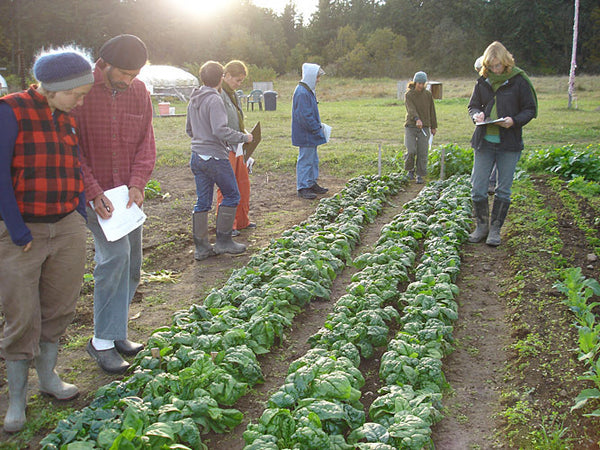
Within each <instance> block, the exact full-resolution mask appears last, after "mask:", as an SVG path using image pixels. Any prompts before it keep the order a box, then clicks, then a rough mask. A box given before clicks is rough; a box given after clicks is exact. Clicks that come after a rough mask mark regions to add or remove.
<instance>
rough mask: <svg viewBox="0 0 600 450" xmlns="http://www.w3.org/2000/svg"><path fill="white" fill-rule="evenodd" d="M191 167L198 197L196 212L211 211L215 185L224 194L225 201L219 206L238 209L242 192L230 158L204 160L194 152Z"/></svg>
mask: <svg viewBox="0 0 600 450" xmlns="http://www.w3.org/2000/svg"><path fill="white" fill-rule="evenodd" d="M190 167H191V169H192V172H193V173H194V178H195V180H196V196H197V197H198V199H197V200H196V206H194V212H204V211H210V208H211V207H212V200H213V193H214V188H215V184H216V185H217V186H218V187H219V189H221V193H222V194H223V201H222V202H221V204H220V205H219V206H230V207H232V208H236V207H237V205H238V203H239V202H240V191H239V189H238V186H237V181H235V174H234V173H233V168H232V167H231V163H230V162H229V158H224V159H215V158H209V159H207V160H204V159H202V158H201V157H200V156H198V154H196V153H194V152H192V158H191V160H190Z"/></svg>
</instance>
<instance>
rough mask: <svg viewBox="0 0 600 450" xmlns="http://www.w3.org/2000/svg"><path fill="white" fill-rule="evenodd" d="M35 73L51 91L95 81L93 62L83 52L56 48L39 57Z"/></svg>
mask: <svg viewBox="0 0 600 450" xmlns="http://www.w3.org/2000/svg"><path fill="white" fill-rule="evenodd" d="M33 75H34V76H35V78H36V80H38V81H39V82H40V83H41V85H42V88H44V89H45V90H46V91H49V92H56V91H68V90H70V89H75V88H77V87H79V86H83V85H85V84H92V83H93V82H94V75H93V74H92V64H91V63H90V62H89V61H88V60H87V58H86V57H85V56H83V54H81V53H78V52H75V51H64V50H56V51H50V52H49V53H45V54H43V55H41V56H40V57H38V59H37V60H36V61H35V64H34V65H33Z"/></svg>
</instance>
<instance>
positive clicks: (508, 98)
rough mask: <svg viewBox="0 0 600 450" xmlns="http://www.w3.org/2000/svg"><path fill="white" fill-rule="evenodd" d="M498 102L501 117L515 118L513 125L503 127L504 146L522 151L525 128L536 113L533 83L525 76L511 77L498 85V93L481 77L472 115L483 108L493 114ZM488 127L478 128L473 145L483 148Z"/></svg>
mask: <svg viewBox="0 0 600 450" xmlns="http://www.w3.org/2000/svg"><path fill="white" fill-rule="evenodd" d="M494 101H496V102H497V106H496V110H497V112H498V117H512V119H513V122H514V125H513V126H512V127H510V128H503V127H500V149H501V150H505V151H512V152H518V151H521V150H523V127H524V126H525V125H526V124H527V123H529V121H530V120H531V119H533V118H534V117H535V115H536V104H535V100H534V98H533V94H532V92H531V87H530V86H529V83H527V81H526V80H525V78H523V77H522V76H521V75H516V76H514V77H512V78H510V79H509V80H508V81H506V83H504V84H503V85H502V86H500V87H499V88H498V90H497V91H496V95H495V96H494V91H493V89H492V86H491V85H490V84H489V83H488V82H487V81H486V79H485V78H483V77H479V79H478V80H477V84H476V85H475V89H473V94H472V95H471V100H470V101H469V115H470V116H471V117H473V116H474V115H475V114H477V113H479V112H481V111H483V112H484V113H485V117H486V118H487V117H489V115H490V112H491V111H492V106H493V104H494V103H493V102H494ZM485 129H486V127H485V126H478V127H475V132H474V133H473V137H472V138H471V146H472V147H473V148H474V149H477V148H479V146H480V145H481V141H482V140H483V138H484V136H485Z"/></svg>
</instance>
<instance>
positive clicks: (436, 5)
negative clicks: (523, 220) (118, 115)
mask: <svg viewBox="0 0 600 450" xmlns="http://www.w3.org/2000/svg"><path fill="white" fill-rule="evenodd" d="M183 3H184V2H179V3H178V4H179V5H181V4H183ZM222 3H223V6H222V8H221V9H220V10H219V11H217V12H215V13H213V14H211V15H210V16H207V15H205V14H204V15H203V14H202V12H201V11H200V10H198V8H200V7H198V6H196V7H194V5H195V2H193V1H190V2H188V6H187V10H185V9H182V8H181V7H177V3H176V2H175V1H173V0H52V1H51V2H50V1H48V0H0V67H6V68H7V70H6V71H4V72H0V74H3V75H4V76H5V77H6V76H7V75H9V76H10V75H13V76H15V75H16V74H18V73H19V68H20V66H22V67H23V68H25V69H26V70H27V71H28V70H29V68H30V67H31V64H32V62H33V58H34V56H35V53H36V51H37V50H38V49H40V48H41V47H44V46H46V47H47V46H49V45H63V44H66V43H76V44H78V45H80V46H82V47H85V48H87V49H89V51H90V52H91V54H92V56H96V55H97V51H98V50H99V48H100V46H101V45H102V43H103V42H105V41H106V40H107V39H109V38H110V37H112V36H114V35H117V34H120V33H131V34H136V35H138V36H139V37H140V38H142V40H144V42H145V43H146V44H147V46H148V51H149V54H150V61H151V62H152V63H154V64H172V65H176V66H180V67H197V65H198V64H200V63H202V62H204V61H207V60H217V61H221V62H226V61H228V60H230V59H243V60H244V61H246V62H247V63H249V64H252V65H254V66H257V67H260V68H264V69H268V70H269V71H270V73H273V76H275V75H277V74H284V73H299V69H300V67H301V65H302V63H303V62H306V61H312V62H316V63H319V64H321V65H322V66H323V67H324V68H325V70H326V71H327V72H328V73H330V74H332V75H339V76H349V77H357V78H364V77H393V78H401V77H402V78H405V77H408V76H410V75H412V74H413V73H414V72H415V71H416V70H425V71H427V72H428V73H431V74H432V75H433V76H437V77H441V76H458V75H463V74H472V73H473V62H474V60H475V59H476V58H477V57H478V56H479V55H481V53H482V52H483V50H484V49H485V48H486V47H487V45H488V44H489V43H490V42H492V41H494V40H499V41H501V42H502V43H503V44H504V45H505V46H506V47H507V48H508V49H509V50H510V51H511V52H512V53H513V55H514V56H515V59H516V61H517V64H518V65H519V66H520V67H522V68H523V69H525V70H527V71H528V72H529V73H532V74H536V75H543V74H567V73H568V72H569V67H570V59H571V45H572V35H573V13H574V1H573V0H461V1H456V0H319V5H318V9H317V10H316V12H315V13H314V14H313V15H312V16H311V17H302V16H301V15H300V14H299V13H298V12H297V10H296V7H295V5H294V3H293V1H290V2H289V3H288V4H287V5H286V6H285V9H284V10H283V11H282V12H281V13H279V14H276V13H275V12H273V11H272V10H269V9H265V8H260V7H257V6H255V5H253V4H252V3H251V1H250V0H230V1H224V2H222ZM195 8H196V9H195ZM579 17H580V23H579V42H578V54H577V65H578V69H577V70H578V72H579V73H582V72H585V73H590V74H592V73H599V72H600V5H599V4H598V1H597V0H581V2H580V13H579Z"/></svg>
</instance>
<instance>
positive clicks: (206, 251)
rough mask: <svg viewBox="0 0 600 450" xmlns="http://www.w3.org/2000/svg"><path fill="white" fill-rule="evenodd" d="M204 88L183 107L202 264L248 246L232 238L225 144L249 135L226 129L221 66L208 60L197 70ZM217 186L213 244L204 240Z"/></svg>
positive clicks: (232, 187)
mask: <svg viewBox="0 0 600 450" xmlns="http://www.w3.org/2000/svg"><path fill="white" fill-rule="evenodd" d="M200 79H201V80H202V83H203V84H204V86H202V87H200V88H196V89H194V91H193V92H192V95H191V97H190V102H189V104H188V108H187V122H186V133H187V134H188V136H190V137H191V138H192V144H191V149H192V157H191V160H190V167H191V169H192V172H193V173H194V178H195V180H196V195H197V200H196V205H195V206H194V214H193V216H192V224H193V234H194V244H195V245H196V251H195V252H194V258H195V259H197V260H203V259H206V258H208V257H209V256H212V255H215V254H221V253H231V254H238V253H243V252H244V251H246V246H245V245H244V244H240V243H237V242H234V241H233V240H232V238H231V233H232V230H233V221H234V219H235V212H236V208H237V205H238V203H239V201H240V193H239V190H238V187H237V183H236V180H235V174H234V173H233V169H232V168H231V164H230V162H229V148H228V147H227V143H231V144H235V143H242V142H251V141H252V135H251V134H246V133H242V132H240V131H236V130H234V129H233V128H229V127H228V126H227V112H226V111H225V105H224V104H223V99H222V98H221V95H220V91H221V83H222V82H223V66H222V65H221V64H219V63H218V62H214V61H208V62H206V63H205V64H204V65H203V66H202V67H201V68H200ZM215 184H216V185H217V186H218V187H219V189H220V190H221V192H222V193H223V201H222V202H221V204H220V205H219V212H218V214H217V241H216V243H215V245H214V247H213V246H212V245H211V244H210V243H209V241H208V212H209V211H210V209H211V207H212V199H213V192H214V186H215Z"/></svg>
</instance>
